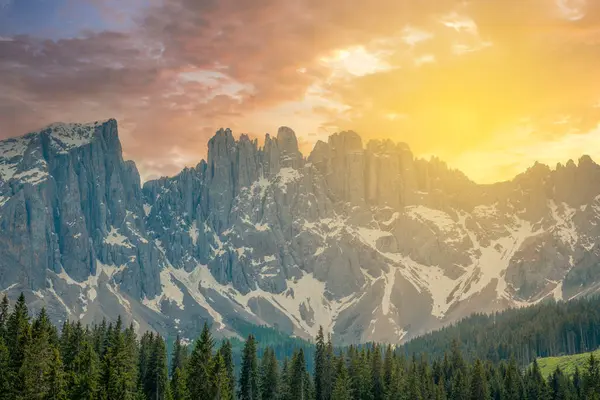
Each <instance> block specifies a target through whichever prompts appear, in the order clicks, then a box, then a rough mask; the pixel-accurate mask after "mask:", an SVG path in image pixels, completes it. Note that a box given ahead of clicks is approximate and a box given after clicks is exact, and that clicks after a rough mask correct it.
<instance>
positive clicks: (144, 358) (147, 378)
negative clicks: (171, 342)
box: [138, 332, 154, 396]
mask: <svg viewBox="0 0 600 400" xmlns="http://www.w3.org/2000/svg"><path fill="white" fill-rule="evenodd" d="M153 345H154V332H146V333H144V334H143V335H142V338H141V339H140V351H139V355H138V386H139V387H140V389H141V390H142V392H143V393H144V394H145V395H146V396H149V394H148V392H150V393H151V392H152V386H153V381H152V379H153V378H154V375H153V373H152V371H151V365H150V363H151V358H152V351H153Z"/></svg>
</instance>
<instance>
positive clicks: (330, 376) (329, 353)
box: [308, 334, 336, 400]
mask: <svg viewBox="0 0 600 400" xmlns="http://www.w3.org/2000/svg"><path fill="white" fill-rule="evenodd" d="M323 372H324V378H323V397H324V398H325V400H331V396H332V393H333V385H334V384H335V379H336V375H335V354H334V352H333V342H332V340H331V334H328V335H327V344H326V345H325V371H323ZM308 382H309V383H312V381H311V380H309V381H308ZM315 390H316V387H315V388H313V391H315Z"/></svg>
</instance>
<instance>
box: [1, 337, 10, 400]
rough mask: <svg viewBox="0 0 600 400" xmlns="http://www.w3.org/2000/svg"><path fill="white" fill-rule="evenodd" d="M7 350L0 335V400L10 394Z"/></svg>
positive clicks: (5, 398) (8, 396)
mask: <svg viewBox="0 0 600 400" xmlns="http://www.w3.org/2000/svg"><path fill="white" fill-rule="evenodd" d="M9 354H10V353H9V351H8V348H7V347H6V345H5V344H4V338H3V337H1V336H0V400H8V399H9V398H10V396H11V376H10V360H9Z"/></svg>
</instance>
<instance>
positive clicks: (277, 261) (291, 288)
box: [0, 120, 600, 343]
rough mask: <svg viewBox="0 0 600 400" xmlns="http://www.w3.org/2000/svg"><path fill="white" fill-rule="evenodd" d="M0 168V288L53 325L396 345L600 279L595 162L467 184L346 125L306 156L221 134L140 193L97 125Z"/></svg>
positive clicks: (6, 159)
mask: <svg viewBox="0 0 600 400" xmlns="http://www.w3.org/2000/svg"><path fill="white" fill-rule="evenodd" d="M0 175H1V178H2V181H3V182H4V184H3V185H2V186H1V187H0V196H2V197H0V228H1V232H0V288H2V290H6V289H7V288H9V293H11V294H12V295H14V294H15V293H17V292H18V291H20V290H23V289H25V290H30V291H31V292H30V295H31V296H37V297H38V300H39V305H41V304H46V305H48V306H49V307H50V308H51V310H52V312H53V316H54V317H55V318H56V319H64V318H65V317H70V318H79V317H81V318H83V319H84V320H88V321H90V320H92V319H97V318H100V317H102V316H103V315H109V316H113V315H115V314H116V313H117V312H120V313H123V314H126V315H128V316H129V317H130V318H132V319H134V320H135V321H136V322H137V323H138V324H140V325H144V327H147V326H150V327H153V328H154V329H156V330H159V331H161V332H168V333H173V332H175V331H182V333H183V334H184V335H185V336H188V337H195V335H196V333H197V331H198V329H199V327H200V326H201V324H202V322H203V319H205V318H208V319H210V320H212V321H214V323H215V324H216V325H215V326H216V328H217V331H218V332H221V333H223V334H227V335H229V334H234V333H233V332H232V331H231V330H230V327H231V326H232V320H233V319H242V320H245V321H249V322H251V323H255V324H267V325H271V326H275V327H277V328H278V329H280V330H282V331H284V332H288V333H293V334H296V335H298V336H302V337H313V336H314V334H315V333H316V330H317V328H318V326H319V325H323V326H325V327H326V328H327V329H328V330H330V331H333V332H334V333H335V335H336V337H337V339H338V341H339V342H341V343H348V342H355V341H367V340H377V341H394V342H395V341H399V340H405V339H407V338H410V337H413V336H414V335H417V334H419V333H423V332H425V331H428V330H430V329H432V328H436V327H439V326H441V325H443V324H446V323H448V322H451V321H454V320H456V319H457V318H460V317H463V316H465V315H467V314H469V313H471V312H473V311H492V310H499V309H503V308H505V307H507V306H514V305H517V306H519V305H525V304H532V303H534V302H536V301H540V300H543V299H544V298H548V297H554V298H557V299H562V298H565V299H567V298H572V297H576V296H580V295H583V294H587V293H593V292H595V291H597V290H598V287H599V285H600V274H598V273H594V271H595V269H594V267H595V266H596V264H597V263H598V259H599V257H600V253H599V251H598V247H597V245H596V242H597V241H598V238H599V237H600V227H599V226H598V221H599V216H600V196H599V195H600V167H599V166H598V165H597V164H595V163H594V162H593V161H592V160H591V159H590V158H589V157H582V158H581V159H580V160H579V162H578V163H577V164H575V163H574V162H572V161H570V162H569V163H567V165H565V166H558V167H557V168H556V169H555V170H551V169H550V168H548V167H546V166H543V165H541V164H536V165H535V166H533V167H532V168H530V169H529V170H528V171H527V172H525V173H523V174H521V175H519V176H517V177H516V178H515V179H514V180H512V181H510V182H503V183H498V184H494V185H478V184H475V183H473V182H471V181H470V180H469V179H468V178H466V177H465V176H464V175H463V174H462V173H460V172H459V171H454V170H451V169H449V168H448V167H447V166H446V165H445V164H444V163H443V162H441V161H439V160H437V159H432V160H431V161H425V160H420V159H415V158H414V156H413V155H412V153H411V152H410V149H409V147H408V146H407V145H406V144H402V143H400V144H395V143H393V142H391V141H371V142H369V143H367V145H366V146H363V144H362V142H361V139H360V137H359V136H358V135H357V134H355V133H353V132H342V133H339V134H334V135H332V136H331V137H330V139H329V141H328V143H324V142H318V143H317V144H316V145H315V148H314V150H313V151H312V152H311V154H310V155H309V156H308V157H306V158H304V157H303V156H302V154H301V153H300V152H299V150H298V143H297V140H296V136H295V134H294V133H293V131H292V130H291V129H289V128H280V130H279V131H278V134H277V137H270V136H268V135H267V137H266V139H265V143H264V146H263V147H259V146H258V144H257V141H255V140H254V141H252V140H250V139H249V138H248V137H247V136H246V135H242V136H240V138H239V140H235V139H234V137H233V135H232V133H231V131H229V130H220V131H219V132H217V134H216V135H215V136H214V137H213V138H212V139H211V140H210V141H209V143H208V158H207V161H201V162H200V163H199V164H198V165H197V166H196V167H194V168H186V169H184V170H183V171H182V172H181V173H180V174H179V175H177V176H175V177H172V178H161V179H158V180H154V181H150V182H146V183H145V184H144V185H143V188H142V187H141V186H140V179H139V174H138V173H137V169H136V168H135V165H134V164H133V163H132V162H125V161H123V159H122V155H121V145H120V142H119V140H118V136H117V126H116V121H115V120H108V121H105V122H100V123H95V124H83V125H82V124H54V125H51V126H50V127H48V128H46V129H44V130H42V131H40V132H37V133H32V134H29V135H26V136H24V137H22V138H19V139H8V140H5V141H3V142H0ZM596 270H597V268H596Z"/></svg>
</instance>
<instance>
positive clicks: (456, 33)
mask: <svg viewBox="0 0 600 400" xmlns="http://www.w3.org/2000/svg"><path fill="white" fill-rule="evenodd" d="M598 71H600V1H597V0H370V1H362V0H327V1H322V0H290V1H288V0H0V139H2V138H7V137H12V136H20V135H22V134H25V133H27V132H30V131H34V130H36V129H39V128H41V127H43V126H45V125H47V124H49V123H52V122H57V121H63V122H87V121H95V120H99V119H104V118H116V119H117V120H118V123H119V134H120V137H121V140H122V143H123V149H124V155H125V157H126V158H128V159H133V160H134V161H135V162H136V164H137V166H138V169H139V170H140V173H141V175H142V177H143V179H145V180H147V179H152V178H155V177H158V176H163V175H174V174H176V173H178V172H179V171H180V170H181V169H182V168H183V167H184V166H193V165H196V164H197V163H198V162H199V161H200V160H201V159H202V158H205V157H206V144H207V141H208V139H209V138H210V137H211V136H212V135H213V134H214V132H216V131H217V130H218V129H219V128H221V127H229V128H231V129H232V130H233V132H234V135H239V134H241V133H248V134H250V135H251V136H253V137H257V138H259V140H261V139H262V138H263V137H264V134H265V133H267V132H268V133H271V134H273V133H276V132H277V128H278V127H279V126H282V125H286V126H290V127H291V128H292V129H294V130H295V132H296V134H297V135H298V138H299V142H300V146H301V150H302V151H303V153H304V154H305V155H308V154H309V152H310V150H311V149H312V147H313V145H314V143H316V141H318V140H324V141H326V140H327V137H328V136H329V135H330V134H332V133H334V132H338V131H342V130H354V131H356V132H358V133H359V134H360V135H361V136H362V138H363V143H364V144H366V142H367V141H368V140H371V139H382V138H391V139H392V140H394V141H397V142H406V143H408V144H409V146H410V147H411V149H412V150H413V152H414V153H415V155H416V156H419V157H425V158H429V157H431V156H433V155H435V156H437V157H439V158H441V159H443V160H445V161H446V162H447V163H448V164H449V165H450V166H451V167H453V168H458V169H460V170H462V171H463V172H465V173H466V174H467V176H469V177H470V178H471V179H473V180H474V181H476V182H481V183H490V182H495V181H500V180H506V179H510V178H512V177H513V176H515V175H516V174H518V173H520V172H522V171H523V170H525V169H526V168H528V167H529V166H531V165H532V164H533V163H534V162H535V161H539V162H542V163H546V164H548V165H550V166H555V165H556V164H557V163H559V162H560V163H565V162H566V161H567V160H569V159H575V160H577V159H578V158H579V157H580V156H581V155H583V154H588V155H590V156H592V158H594V159H595V160H597V161H600V125H599V123H600V75H599V72H598Z"/></svg>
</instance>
